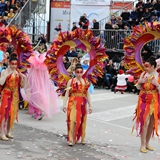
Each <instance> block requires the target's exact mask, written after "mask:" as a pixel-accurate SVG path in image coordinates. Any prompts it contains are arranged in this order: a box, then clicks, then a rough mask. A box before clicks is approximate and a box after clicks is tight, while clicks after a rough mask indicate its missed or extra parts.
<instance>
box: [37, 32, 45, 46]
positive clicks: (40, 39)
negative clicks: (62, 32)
mask: <svg viewBox="0 0 160 160" xmlns="http://www.w3.org/2000/svg"><path fill="white" fill-rule="evenodd" d="M38 41H40V43H41V44H42V43H44V44H46V38H45V37H44V34H41V36H40V37H39V38H38Z"/></svg>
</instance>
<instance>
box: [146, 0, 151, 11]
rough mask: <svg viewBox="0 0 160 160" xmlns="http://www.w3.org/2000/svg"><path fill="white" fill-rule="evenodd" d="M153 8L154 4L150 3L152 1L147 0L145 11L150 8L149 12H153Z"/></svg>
mask: <svg viewBox="0 0 160 160" xmlns="http://www.w3.org/2000/svg"><path fill="white" fill-rule="evenodd" d="M152 7H153V5H152V3H151V2H150V0H146V3H145V4H144V9H146V8H148V9H149V11H151V10H152Z"/></svg>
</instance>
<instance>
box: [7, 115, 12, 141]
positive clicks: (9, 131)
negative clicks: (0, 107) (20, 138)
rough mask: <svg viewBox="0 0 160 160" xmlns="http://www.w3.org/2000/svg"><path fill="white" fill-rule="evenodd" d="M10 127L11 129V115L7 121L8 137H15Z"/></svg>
mask: <svg viewBox="0 0 160 160" xmlns="http://www.w3.org/2000/svg"><path fill="white" fill-rule="evenodd" d="M10 129H11V127H10V117H9V118H8V121H7V137H8V138H13V136H12V134H11V130H10Z"/></svg>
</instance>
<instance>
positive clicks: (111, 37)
mask: <svg viewBox="0 0 160 160" xmlns="http://www.w3.org/2000/svg"><path fill="white" fill-rule="evenodd" d="M96 32H97V33H99V35H98V36H100V38H101V41H102V43H103V44H104V45H105V46H106V48H107V50H119V51H120V52H123V51H124V50H123V45H124V44H123V39H124V38H126V37H127V36H129V35H130V34H131V33H132V30H122V29H107V30H93V33H96ZM147 45H148V46H149V48H150V49H151V50H152V52H153V53H155V54H156V53H157V52H158V50H160V40H153V41H151V42H148V43H147Z"/></svg>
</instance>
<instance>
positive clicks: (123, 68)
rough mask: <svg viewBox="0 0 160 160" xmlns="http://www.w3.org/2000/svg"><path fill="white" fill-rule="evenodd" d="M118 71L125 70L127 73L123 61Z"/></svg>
mask: <svg viewBox="0 0 160 160" xmlns="http://www.w3.org/2000/svg"><path fill="white" fill-rule="evenodd" d="M118 70H123V71H124V73H125V72H126V69H125V67H124V61H121V62H120V65H119V68H118Z"/></svg>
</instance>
